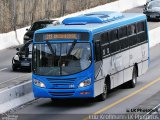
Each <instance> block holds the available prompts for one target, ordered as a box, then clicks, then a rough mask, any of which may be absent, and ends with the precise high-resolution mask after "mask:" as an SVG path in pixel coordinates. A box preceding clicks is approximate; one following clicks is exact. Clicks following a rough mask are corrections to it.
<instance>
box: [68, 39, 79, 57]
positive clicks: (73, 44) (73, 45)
mask: <svg viewBox="0 0 160 120" xmlns="http://www.w3.org/2000/svg"><path fill="white" fill-rule="evenodd" d="M76 42H77V40H74V42H73V43H72V46H71V47H70V49H69V51H68V54H67V56H68V55H70V53H71V52H72V50H73V48H74V47H75V45H76Z"/></svg>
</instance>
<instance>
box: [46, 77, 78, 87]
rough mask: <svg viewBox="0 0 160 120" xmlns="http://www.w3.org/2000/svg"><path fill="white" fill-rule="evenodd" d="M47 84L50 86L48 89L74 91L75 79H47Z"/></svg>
mask: <svg viewBox="0 0 160 120" xmlns="http://www.w3.org/2000/svg"><path fill="white" fill-rule="evenodd" d="M47 80H48V82H49V83H50V84H51V85H52V87H51V88H50V89H74V88H75V87H74V82H75V80H76V78H75V79H56V78H47Z"/></svg>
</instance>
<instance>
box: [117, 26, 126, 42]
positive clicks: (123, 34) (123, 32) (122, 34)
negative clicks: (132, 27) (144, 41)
mask: <svg viewBox="0 0 160 120" xmlns="http://www.w3.org/2000/svg"><path fill="white" fill-rule="evenodd" d="M118 37H119V39H121V38H124V37H127V27H126V26H125V27H121V28H119V30H118Z"/></svg>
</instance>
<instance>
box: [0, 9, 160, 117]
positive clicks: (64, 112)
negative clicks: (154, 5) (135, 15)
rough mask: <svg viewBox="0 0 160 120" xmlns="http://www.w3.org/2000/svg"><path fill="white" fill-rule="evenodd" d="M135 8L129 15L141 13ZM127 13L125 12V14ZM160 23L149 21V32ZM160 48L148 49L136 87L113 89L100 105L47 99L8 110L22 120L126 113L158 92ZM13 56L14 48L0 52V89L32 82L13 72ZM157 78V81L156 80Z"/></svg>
mask: <svg viewBox="0 0 160 120" xmlns="http://www.w3.org/2000/svg"><path fill="white" fill-rule="evenodd" d="M142 9H143V8H142V7H137V8H135V9H132V10H131V11H130V10H128V11H129V12H139V11H142ZM128 11H126V12H128ZM159 24H160V22H149V29H153V28H156V27H158V26H159ZM159 49H160V45H157V46H156V47H153V48H152V49H151V64H150V67H149V70H148V71H147V73H145V74H144V75H142V76H141V77H139V78H138V84H137V86H136V88H133V89H128V88H123V87H119V88H117V89H114V90H113V91H112V92H111V94H110V95H109V96H108V99H107V100H105V101H103V102H98V101H96V100H92V101H91V100H90V101H87V100H69V101H67V100H63V101H60V102H58V103H54V102H51V100H50V99H37V100H35V101H32V102H30V103H27V104H25V105H23V106H21V107H19V108H17V109H14V110H13V111H11V112H10V113H11V114H18V117H19V118H20V117H23V120H24V119H26V120H27V119H29V118H30V119H37V118H38V119H40V120H41V119H45V120H50V119H56V120H62V119H65V120H67V119H72V120H74V119H85V118H86V117H87V116H88V114H102V113H105V114H126V113H127V111H128V110H130V109H132V108H134V107H136V106H138V105H139V104H141V103H142V102H144V101H145V100H146V99H148V98H150V97H151V96H152V95H154V94H156V93H157V92H159V90H160V89H159V86H160V80H159V79H160V78H159V76H160V69H159V68H160V64H159V62H160V52H159ZM15 53H16V51H15V48H9V49H5V50H2V51H0V87H4V86H7V85H8V84H12V82H14V81H15V82H16V80H19V81H23V80H24V79H25V80H29V79H31V73H27V72H25V71H23V72H13V71H12V69H11V59H12V57H13V55H14V54H15ZM157 78H158V79H157Z"/></svg>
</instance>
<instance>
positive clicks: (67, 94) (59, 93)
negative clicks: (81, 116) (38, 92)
mask: <svg viewBox="0 0 160 120" xmlns="http://www.w3.org/2000/svg"><path fill="white" fill-rule="evenodd" d="M50 94H51V95H52V96H72V95H73V94H74V92H50Z"/></svg>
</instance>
